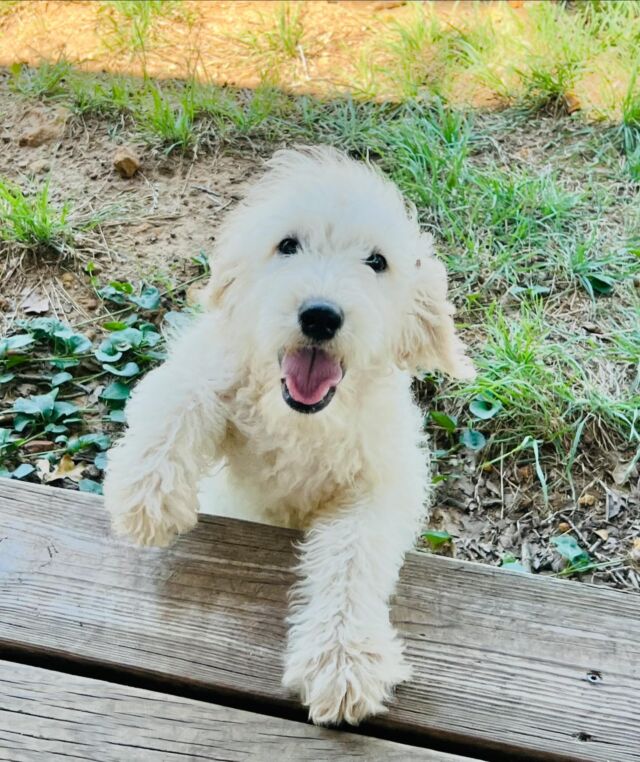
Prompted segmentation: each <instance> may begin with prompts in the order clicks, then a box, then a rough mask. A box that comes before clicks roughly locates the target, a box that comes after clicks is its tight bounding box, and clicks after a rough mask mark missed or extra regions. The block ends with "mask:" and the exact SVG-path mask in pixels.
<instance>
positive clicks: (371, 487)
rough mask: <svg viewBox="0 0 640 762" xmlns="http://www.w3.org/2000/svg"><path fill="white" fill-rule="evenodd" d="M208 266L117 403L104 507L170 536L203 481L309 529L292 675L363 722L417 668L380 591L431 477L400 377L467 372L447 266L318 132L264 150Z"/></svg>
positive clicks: (405, 545)
mask: <svg viewBox="0 0 640 762" xmlns="http://www.w3.org/2000/svg"><path fill="white" fill-rule="evenodd" d="M211 271H212V277H211V281H210V283H209V284H208V286H207V287H206V288H205V290H204V292H203V307H204V311H203V313H202V314H201V315H200V316H199V317H197V318H196V319H195V320H194V322H193V325H192V326H190V327H189V328H188V329H186V330H185V332H184V333H183V334H182V335H181V336H180V337H179V338H178V339H177V340H176V342H175V344H174V346H173V347H172V348H171V351H170V353H169V358H168V359H167V361H166V362H165V363H164V364H163V365H162V366H161V367H159V368H157V369H156V370H153V371H152V372H151V373H149V374H148V375H147V376H146V377H145V378H144V380H142V381H141V382H140V384H139V385H138V386H137V387H136V390H135V392H134V394H133V396H132V399H131V401H130V403H129V405H128V408H127V419H128V423H129V429H128V431H127V433H126V435H125V436H124V438H123V439H122V440H121V441H120V442H119V443H118V445H117V446H116V447H115V448H114V449H113V450H112V451H111V453H110V456H109V467H108V473H107V477H106V481H105V490H104V491H105V498H106V504H107V508H108V510H109V511H110V513H111V516H112V520H113V526H114V529H115V531H116V532H117V533H119V534H123V535H126V536H127V537H129V538H131V539H132V540H133V541H134V542H136V543H139V544H141V545H166V544H167V543H170V542H171V541H172V540H173V539H174V538H175V536H176V535H178V534H180V533H181V532H186V531H187V530H189V529H191V528H192V527H193V526H194V525H195V523H196V520H197V511H198V504H199V496H198V490H199V485H200V484H203V485H204V487H202V494H201V495H200V500H201V501H202V502H203V503H205V504H207V505H211V504H212V503H213V510H214V511H215V503H216V501H217V500H218V499H219V500H220V503H221V505H222V504H223V503H224V505H225V506H226V508H225V512H226V513H230V514H232V515H236V516H242V517H247V518H253V519H254V520H257V521H263V522H264V521H266V522H270V523H277V524H282V525H287V526H293V527H299V528H301V529H303V530H304V531H305V538H304V541H303V542H302V544H301V546H300V561H299V566H298V573H299V582H298V583H297V585H296V587H295V589H294V591H293V594H292V603H291V611H290V617H289V620H288V621H289V636H288V645H287V651H286V657H285V670H284V684H285V685H286V686H288V687H290V688H291V689H293V690H295V691H297V692H298V694H299V695H300V697H301V700H302V701H303V702H304V704H305V705H306V706H308V708H309V716H310V718H311V719H312V720H313V721H314V722H316V723H319V724H334V723H339V722H341V721H346V722H348V723H351V724H357V723H359V722H360V721H361V720H363V719H364V718H365V717H367V716H369V715H371V714H375V713H377V712H381V711H383V710H384V706H383V704H384V702H385V701H386V700H387V699H388V698H389V697H390V694H391V691H392V688H393V687H394V686H395V685H396V684H397V683H399V682H401V681H403V680H406V679H407V678H408V676H409V669H408V666H407V664H406V662H405V660H404V658H403V645H402V642H401V640H400V639H399V638H398V636H397V634H396V632H395V631H394V629H393V627H392V625H391V623H390V621H389V609H388V600H389V597H390V595H391V593H392V592H393V589H394V586H395V583H396V580H397V577H398V572H399V569H400V566H401V564H402V561H403V557H404V553H405V551H407V549H410V548H411V547H412V545H413V543H414V540H415V538H416V535H417V533H418V531H419V530H420V527H421V525H422V523H423V521H424V519H425V514H426V504H427V499H428V495H429V487H430V475H429V454H428V451H427V450H426V449H425V445H424V436H423V433H422V416H421V413H420V411H419V409H418V407H417V406H416V404H415V403H414V401H413V399H412V395H411V390H410V383H411V376H412V374H415V373H416V372H417V371H418V370H420V371H430V370H438V371H442V372H444V373H447V374H449V375H450V376H453V377H457V378H465V377H470V376H471V375H472V373H473V370H472V366H471V363H470V361H469V360H468V359H467V357H466V356H465V352H464V346H463V344H462V343H461V342H460V340H459V339H458V338H457V336H456V334H455V330H454V324H453V319H452V313H453V309H452V307H451V305H450V304H449V303H448V302H447V279H446V274H445V269H444V267H443V265H442V264H441V263H440V262H439V261H438V260H437V259H435V257H434V254H433V247H432V239H431V237H430V236H429V235H427V234H425V233H421V232H420V230H419V227H418V224H417V222H416V217H415V212H414V211H413V210H412V209H411V208H410V207H409V206H408V205H407V204H406V203H405V202H404V200H403V198H402V196H401V194H400V192H399V191H398V189H397V188H396V187H395V186H394V185H393V184H392V183H391V182H389V181H388V180H386V179H384V178H383V177H382V176H381V175H380V174H379V173H378V172H377V171H375V170H374V169H372V168H371V167H369V166H368V165H366V164H364V163H359V162H355V161H352V160H351V159H349V158H347V157H346V156H344V155H342V154H340V153H338V152H336V151H334V150H331V149H328V148H309V149H304V150H299V151H291V150H287V151H280V152H278V153H276V154H275V156H274V157H273V158H272V159H271V161H269V162H268V165H267V172H266V173H265V174H264V175H263V177H262V178H261V179H260V180H259V181H258V182H257V183H256V184H255V185H254V186H253V188H252V189H251V190H250V191H249V193H248V195H247V197H246V199H245V200H244V202H243V203H241V204H240V205H239V206H238V207H237V208H236V209H235V210H234V211H233V212H232V213H231V214H230V215H229V216H228V218H227V219H226V221H225V222H224V224H223V226H222V229H221V231H220V233H219V236H218V240H217V243H216V247H215V252H214V254H213V257H212V262H211ZM220 464H222V465H223V469H222V476H223V478H222V479H221V478H220V477H221V474H220V473H219V474H218V475H217V476H214V477H209V478H208V479H206V480H205V481H202V479H203V477H204V476H207V475H209V474H211V473H212V469H214V468H215V467H216V465H218V468H220ZM223 493H224V494H223Z"/></svg>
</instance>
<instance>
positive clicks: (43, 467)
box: [36, 458, 51, 482]
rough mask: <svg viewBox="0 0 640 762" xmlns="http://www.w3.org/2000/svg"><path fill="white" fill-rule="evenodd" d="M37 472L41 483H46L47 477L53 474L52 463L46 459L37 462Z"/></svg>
mask: <svg viewBox="0 0 640 762" xmlns="http://www.w3.org/2000/svg"><path fill="white" fill-rule="evenodd" d="M36 471H37V472H38V476H39V477H40V481H43V482H44V481H46V477H47V475H48V474H50V473H51V463H50V462H49V461H48V460H45V458H40V460H36Z"/></svg>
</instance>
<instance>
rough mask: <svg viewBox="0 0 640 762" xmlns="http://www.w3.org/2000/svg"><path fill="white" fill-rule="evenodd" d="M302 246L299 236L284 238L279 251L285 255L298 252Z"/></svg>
mask: <svg viewBox="0 0 640 762" xmlns="http://www.w3.org/2000/svg"><path fill="white" fill-rule="evenodd" d="M299 248H300V241H298V239H297V238H283V239H282V240H281V241H280V243H279V244H278V252H279V253H280V254H283V255H284V256H285V257H290V256H291V255H292V254H296V253H297V252H298V249H299Z"/></svg>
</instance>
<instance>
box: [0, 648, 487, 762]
mask: <svg viewBox="0 0 640 762" xmlns="http://www.w3.org/2000/svg"><path fill="white" fill-rule="evenodd" d="M185 758H186V759H187V760H193V761H194V762H195V760H207V761H208V762H214V760H224V762H235V761H236V760H237V761H238V762H240V760H242V762H245V760H255V762H265V760H277V762H321V760H332V762H333V760H345V761H346V760H385V762H386V760H389V761H390V762H406V760H409V759H411V760H414V759H415V760H417V762H473V760H471V759H469V758H468V757H458V756H454V755H452V754H444V753H440V752H435V751H429V750H428V749H417V748H415V747H410V746H405V745H403V744H398V743H393V742H392V741H385V740H380V739H377V738H369V737H367V736H360V735H354V734H352V733H341V732H340V731H337V730H328V729H327V728H317V727H314V726H313V725H309V724H305V723H301V722H292V721H291V720H284V719H281V718H279V717H266V716H264V715H260V714H254V713H251V712H243V711H241V710H238V709H230V708H228V707H223V706H218V705H216V704H208V703H205V702H202V701H192V700H189V699H184V698H180V697H179V696H168V695H166V694H162V693H156V692H154V691H147V690H141V689H139V688H130V687H127V686H125V685H117V684H114V683H108V682H104V681H102V680H91V679H88V678H86V677H76V676H75V675H68V674H65V673H64V672H53V671H51V670H46V669H39V668H37V667H31V666H26V665H24V664H16V663H14V662H5V661H0V760H7V762H57V761H58V760H65V761H66V762H68V760H71V759H73V760H77V759H81V760H87V762H123V760H127V761H128V762H130V761H131V760H135V762H178V760H179V761H180V762H185Z"/></svg>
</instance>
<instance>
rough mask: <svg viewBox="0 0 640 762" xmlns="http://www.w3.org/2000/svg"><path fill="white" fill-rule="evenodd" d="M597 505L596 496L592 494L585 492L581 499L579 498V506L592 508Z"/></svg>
mask: <svg viewBox="0 0 640 762" xmlns="http://www.w3.org/2000/svg"><path fill="white" fill-rule="evenodd" d="M595 504H596V496H595V495H592V494H591V493H590V492H585V493H584V495H582V496H581V497H580V498H578V505H582V506H585V505H586V506H590V505H595Z"/></svg>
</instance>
